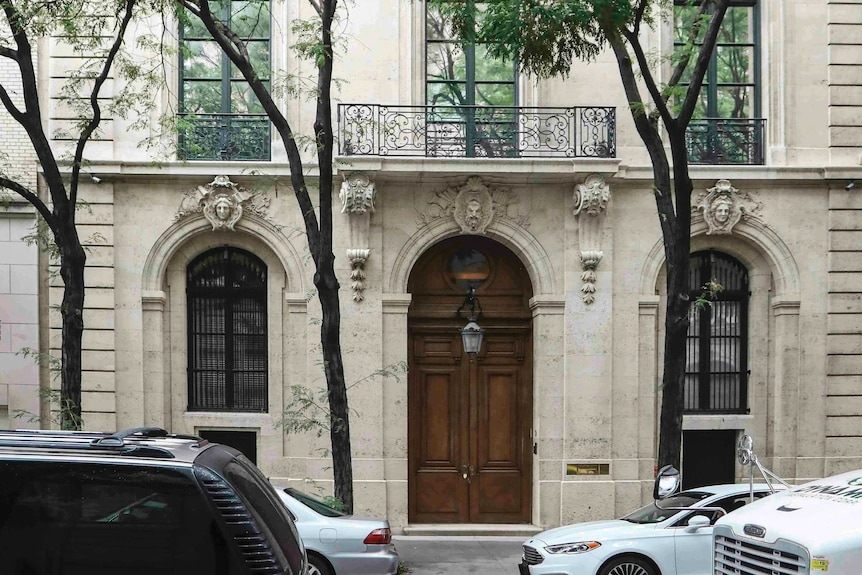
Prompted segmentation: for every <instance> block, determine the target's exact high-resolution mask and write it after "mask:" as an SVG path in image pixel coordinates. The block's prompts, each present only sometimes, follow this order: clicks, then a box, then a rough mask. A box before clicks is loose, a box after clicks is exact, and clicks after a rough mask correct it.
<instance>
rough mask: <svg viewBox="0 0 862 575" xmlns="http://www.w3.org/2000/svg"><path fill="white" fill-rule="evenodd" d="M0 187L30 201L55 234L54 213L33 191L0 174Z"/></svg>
mask: <svg viewBox="0 0 862 575" xmlns="http://www.w3.org/2000/svg"><path fill="white" fill-rule="evenodd" d="M0 188H6V189H7V190H12V191H13V192H15V193H17V194H18V195H20V196H21V197H22V198H24V199H25V200H27V201H28V202H30V203H31V204H32V205H33V207H34V208H36V210H37V211H38V212H39V214H40V215H41V216H42V217H43V218H44V219H45V223H47V224H48V227H49V228H51V231H52V232H53V233H54V234H55V235H56V234H57V226H56V224H55V221H54V214H52V213H51V210H49V209H48V206H46V205H45V202H43V201H42V200H41V199H39V196H37V195H36V194H35V193H33V192H31V191H30V190H28V189H27V188H25V187H24V186H22V185H21V184H19V183H18V182H16V181H15V180H10V179H9V178H6V177H4V176H0Z"/></svg>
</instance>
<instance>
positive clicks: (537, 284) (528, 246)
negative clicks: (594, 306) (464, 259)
mask: <svg viewBox="0 0 862 575" xmlns="http://www.w3.org/2000/svg"><path fill="white" fill-rule="evenodd" d="M460 232H461V230H460V228H459V226H458V224H456V223H455V220H454V219H452V218H434V219H432V220H431V221H429V222H428V223H427V224H425V225H423V226H421V227H420V228H419V229H418V230H416V232H414V234H413V235H412V236H410V238H408V239H407V241H405V242H404V244H403V246H402V247H401V250H400V251H399V252H398V255H397V256H396V257H395V260H394V261H393V263H392V271H391V273H390V274H389V280H388V282H387V285H386V290H385V291H386V292H389V293H404V292H406V291H407V281H408V279H409V278H410V271H411V270H412V269H413V266H414V265H415V263H416V261H417V260H418V259H419V257H420V256H421V255H422V254H423V253H424V252H425V251H426V250H427V249H428V248H430V247H431V246H433V245H434V244H436V243H437V242H439V241H441V240H445V239H447V238H451V237H452V236H457V235H459V234H460ZM486 236H487V237H489V238H491V239H493V240H495V241H498V242H500V243H501V244H503V245H504V246H506V247H508V248H509V249H511V250H512V251H513V252H514V253H515V255H516V256H518V259H520V260H521V263H523V264H524V267H525V268H526V270H527V273H528V274H529V276H530V282H531V283H532V285H533V293H534V294H536V295H539V294H553V293H561V292H562V291H563V288H562V287H561V286H558V285H557V276H556V274H555V273H554V268H552V267H551V257H550V255H549V254H548V252H547V251H545V249H544V248H543V247H542V245H541V243H540V242H539V240H538V238H536V236H534V235H533V234H531V233H530V232H529V231H528V230H527V229H525V228H524V227H522V226H519V225H517V224H516V223H515V222H514V221H513V220H511V219H508V218H495V219H494V221H493V222H491V225H490V226H488V229H487V234H486Z"/></svg>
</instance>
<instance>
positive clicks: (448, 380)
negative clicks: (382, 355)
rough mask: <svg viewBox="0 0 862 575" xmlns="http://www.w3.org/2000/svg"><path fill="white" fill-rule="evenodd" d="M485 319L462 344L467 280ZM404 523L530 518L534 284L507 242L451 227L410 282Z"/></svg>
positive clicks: (413, 273) (521, 519) (503, 521)
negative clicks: (453, 232)
mask: <svg viewBox="0 0 862 575" xmlns="http://www.w3.org/2000/svg"><path fill="white" fill-rule="evenodd" d="M471 285H472V286H474V287H475V288H476V295H477V296H478V302H479V306H481V317H480V318H479V323H480V325H481V326H482V327H483V328H485V330H486V332H485V336H484V342H483V344H482V348H481V350H480V351H479V353H478V354H475V355H474V354H467V353H464V350H463V345H462V342H461V335H460V330H461V328H462V327H464V325H465V324H466V323H467V316H468V315H469V310H463V312H462V315H461V317H458V314H457V310H458V309H459V307H460V306H462V304H463V303H464V301H465V296H466V295H467V292H468V290H469V288H470V286H471ZM408 291H410V293H411V294H412V296H413V299H412V303H411V305H410V310H409V312H408V334H409V336H408V346H409V347H408V358H409V362H410V373H409V377H408V382H409V383H408V441H409V447H408V452H409V478H408V484H409V511H408V515H409V518H408V520H409V521H410V522H411V523H529V521H530V513H531V501H530V494H531V471H532V450H531V442H530V430H531V428H532V393H533V385H532V365H531V364H532V362H531V357H532V336H531V313H530V309H529V300H530V298H531V297H532V285H531V283H530V279H529V275H528V273H527V271H526V269H525V268H524V265H523V264H522V263H521V262H520V261H519V260H518V258H517V257H516V256H515V254H513V253H512V252H511V251H510V250H509V249H508V248H506V247H505V246H503V245H501V244H499V243H497V242H494V241H492V240H490V239H487V238H484V237H479V236H457V237H454V238H450V239H448V240H444V241H442V242H440V243H439V244H437V245H435V246H434V247H432V248H431V249H429V250H428V251H427V252H426V253H425V254H424V255H423V256H422V257H421V258H419V261H418V262H417V263H416V265H415V266H414V268H413V271H412V272H411V275H410V280H409V282H408Z"/></svg>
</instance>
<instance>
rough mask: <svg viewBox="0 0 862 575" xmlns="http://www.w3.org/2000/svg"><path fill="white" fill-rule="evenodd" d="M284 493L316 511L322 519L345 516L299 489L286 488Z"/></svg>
mask: <svg viewBox="0 0 862 575" xmlns="http://www.w3.org/2000/svg"><path fill="white" fill-rule="evenodd" d="M284 492H285V493H287V494H288V495H290V496H291V497H293V498H294V499H296V500H297V501H299V502H300V503H302V504H303V505H305V506H306V507H308V508H309V509H311V510H313V511H316V512H317V513H319V514H321V515H323V516H324V517H344V516H345V515H347V514H346V513H344V512H343V511H338V510H337V509H333V508H332V507H330V506H329V505H327V504H326V503H325V502H324V501H323V500H322V499H318V498H317V497H315V496H314V495H309V494H308V493H305V492H303V491H300V490H299V489H294V488H293V487H287V488H285V490H284Z"/></svg>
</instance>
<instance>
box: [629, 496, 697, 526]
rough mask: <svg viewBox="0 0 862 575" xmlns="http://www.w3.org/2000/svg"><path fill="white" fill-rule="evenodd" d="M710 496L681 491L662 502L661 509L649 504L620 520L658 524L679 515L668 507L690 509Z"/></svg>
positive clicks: (675, 510)
mask: <svg viewBox="0 0 862 575" xmlns="http://www.w3.org/2000/svg"><path fill="white" fill-rule="evenodd" d="M711 495H712V493H707V492H705V491H683V492H682V493H678V494H676V495H673V496H671V497H668V498H667V499H665V500H663V501H662V506H661V507H658V506H657V505H656V504H655V503H650V504H649V505H644V506H643V507H641V508H640V509H638V510H636V511H632V512H631V513H629V514H628V515H626V516H625V517H623V518H622V519H623V521H628V522H629V523H641V524H646V523H660V522H662V521H664V520H665V519H668V518H670V517H673V516H674V515H676V514H677V513H679V510H677V509H669V508H670V507H691V506H692V505H694V504H695V503H697V502H698V501H700V500H702V499H706V498H707V497H710V496H711Z"/></svg>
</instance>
